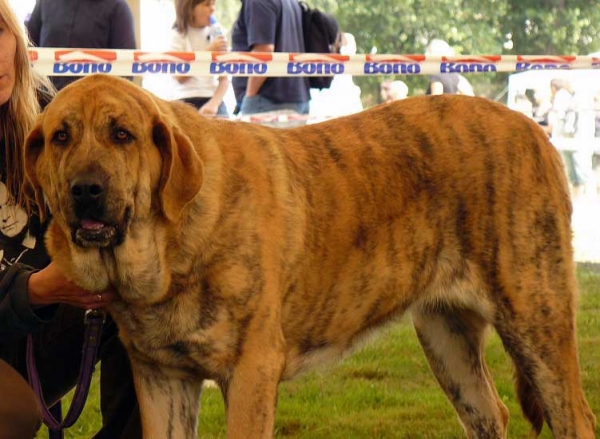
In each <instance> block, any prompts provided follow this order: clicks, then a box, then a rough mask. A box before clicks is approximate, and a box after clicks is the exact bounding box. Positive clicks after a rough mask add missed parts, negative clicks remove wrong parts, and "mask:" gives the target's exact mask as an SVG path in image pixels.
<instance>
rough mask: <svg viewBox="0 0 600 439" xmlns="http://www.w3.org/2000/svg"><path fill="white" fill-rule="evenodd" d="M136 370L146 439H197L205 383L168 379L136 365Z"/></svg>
mask: <svg viewBox="0 0 600 439" xmlns="http://www.w3.org/2000/svg"><path fill="white" fill-rule="evenodd" d="M132 370H133V376H134V381H135V390H136V394H137V397H138V401H139V405H140V415H141V417H142V431H143V436H144V439H190V438H195V437H197V425H198V414H199V412H200V393H201V391H202V381H201V380H190V379H184V378H181V377H177V376H172V375H167V374H165V373H164V372H163V371H162V370H161V369H160V368H159V367H156V366H155V367H152V366H150V365H146V364H141V363H139V362H135V361H132Z"/></svg>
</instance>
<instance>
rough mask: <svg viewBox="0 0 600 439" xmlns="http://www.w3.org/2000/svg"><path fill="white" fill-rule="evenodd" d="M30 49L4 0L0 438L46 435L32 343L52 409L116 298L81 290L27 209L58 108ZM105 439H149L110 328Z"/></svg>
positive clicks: (0, 51) (104, 375) (103, 402)
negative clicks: (39, 139)
mask: <svg viewBox="0 0 600 439" xmlns="http://www.w3.org/2000/svg"><path fill="white" fill-rule="evenodd" d="M27 47H28V41H27V38H26V35H25V34H24V29H23V28H22V26H21V25H20V23H19V20H18V19H17V17H16V15H15V14H14V11H12V9H11V8H10V6H9V5H8V2H7V0H0V216H1V217H2V221H1V227H0V395H1V396H0V438H2V439H29V438H33V437H35V435H36V431H37V430H38V428H39V427H40V425H41V411H40V402H39V400H38V399H37V397H36V395H35V394H34V393H33V391H32V389H31V388H30V387H29V385H28V384H27V381H26V379H25V377H26V376H27V370H26V369H27V368H26V345H27V336H28V335H30V334H31V335H32V340H33V348H34V352H35V358H36V362H37V372H38V375H39V377H40V381H41V383H42V387H43V391H44V396H45V399H46V402H47V404H48V405H53V404H54V403H56V402H57V401H59V400H60V399H61V398H63V397H64V396H65V395H66V394H67V393H68V392H70V391H71V390H72V389H73V387H74V386H75V384H76V383H77V379H78V377H79V368H80V366H81V357H82V346H83V338H84V331H85V325H84V313H85V310H86V309H92V308H94V309H95V308H103V307H105V306H106V305H107V304H109V303H110V302H112V301H113V300H114V299H116V294H115V293H114V292H113V291H108V290H107V291H105V292H102V293H101V294H95V293H94V294H93V293H91V292H89V291H85V290H83V289H81V288H79V287H78V286H77V285H75V284H73V283H72V282H71V281H70V280H69V279H68V278H67V277H66V276H65V274H64V273H63V272H62V271H61V270H60V269H59V268H58V267H57V266H56V264H54V263H52V262H51V261H50V259H49V257H48V255H47V253H46V249H45V247H44V239H43V235H44V231H45V224H41V223H40V218H39V216H38V215H37V212H35V211H34V208H33V206H31V203H28V202H27V200H28V197H27V194H26V190H27V186H26V182H25V178H24V169H23V166H22V163H23V151H24V150H23V148H22V145H23V144H24V142H25V138H26V136H27V134H28V133H29V130H30V129H31V128H32V127H33V125H34V122H35V120H36V117H37V115H38V113H39V111H40V103H39V102H38V101H47V100H49V99H51V98H52V94H53V93H52V91H53V90H52V85H51V84H50V83H49V82H48V81H47V79H45V78H43V77H41V76H40V75H39V74H37V73H36V72H35V71H34V70H33V69H32V68H31V66H30V62H29V55H28V51H27ZM99 357H100V359H101V364H100V367H101V376H100V394H101V399H100V409H101V412H102V421H103V427H102V429H101V430H100V431H99V432H98V433H97V435H96V436H94V437H95V438H97V439H101V438H102V439H109V438H110V439H113V438H114V439H118V438H122V439H129V438H131V439H136V438H141V422H140V416H139V411H138V408H137V400H136V395H135V390H134V385H133V378H132V374H131V370H130V367H129V360H128V357H127V354H126V352H125V349H124V347H123V345H122V344H121V342H120V341H119V339H118V334H117V328H116V326H115V324H114V322H113V321H112V320H111V319H110V318H107V321H106V323H105V326H104V331H103V334H102V339H101V342H100V348H99Z"/></svg>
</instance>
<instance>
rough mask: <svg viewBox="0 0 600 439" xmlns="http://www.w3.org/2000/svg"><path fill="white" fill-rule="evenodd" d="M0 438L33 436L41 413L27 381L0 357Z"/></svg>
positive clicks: (40, 419) (40, 420)
mask: <svg viewBox="0 0 600 439" xmlns="http://www.w3.org/2000/svg"><path fill="white" fill-rule="evenodd" d="M0 395H2V397H0V439H14V438H23V439H28V438H33V437H35V434H36V432H37V431H38V429H39V428H40V426H41V423H42V414H41V411H40V407H39V404H38V401H37V398H36V396H35V394H34V393H33V390H31V387H29V384H27V381H25V379H24V378H23V377H22V376H21V375H20V374H19V373H18V372H17V371H16V370H14V369H13V368H12V367H11V366H10V365H9V364H8V363H6V362H5V361H4V360H2V359H0Z"/></svg>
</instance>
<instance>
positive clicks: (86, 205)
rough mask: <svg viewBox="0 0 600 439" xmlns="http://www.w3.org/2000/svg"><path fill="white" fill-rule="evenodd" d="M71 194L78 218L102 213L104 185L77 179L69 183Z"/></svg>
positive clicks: (97, 215)
mask: <svg viewBox="0 0 600 439" xmlns="http://www.w3.org/2000/svg"><path fill="white" fill-rule="evenodd" d="M71 196H72V197H73V201H74V202H75V210H76V212H77V215H78V216H79V217H80V218H85V217H88V216H91V217H95V218H97V217H99V216H101V215H102V214H103V213H104V198H105V192H104V187H103V186H102V184H101V183H99V182H96V181H90V180H77V181H74V182H73V183H72V184H71Z"/></svg>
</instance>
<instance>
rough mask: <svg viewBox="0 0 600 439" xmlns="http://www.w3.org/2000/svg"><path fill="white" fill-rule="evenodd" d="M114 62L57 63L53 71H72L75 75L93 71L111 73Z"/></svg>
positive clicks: (60, 72)
mask: <svg viewBox="0 0 600 439" xmlns="http://www.w3.org/2000/svg"><path fill="white" fill-rule="evenodd" d="M111 70H112V64H110V63H102V64H96V63H72V62H68V63H55V64H54V68H53V69H52V72H53V73H57V74H65V73H72V74H75V75H87V74H91V73H110V71H111Z"/></svg>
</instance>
